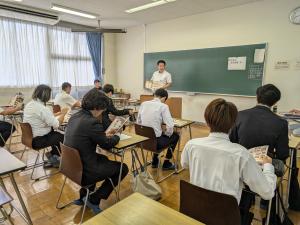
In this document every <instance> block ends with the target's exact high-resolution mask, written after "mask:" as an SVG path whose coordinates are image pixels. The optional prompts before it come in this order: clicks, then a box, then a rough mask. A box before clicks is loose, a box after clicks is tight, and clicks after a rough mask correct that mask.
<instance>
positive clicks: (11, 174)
mask: <svg viewBox="0 0 300 225" xmlns="http://www.w3.org/2000/svg"><path fill="white" fill-rule="evenodd" d="M9 177H10V181H11V183H12V185H13V187H14V189H15V191H16V194H17V196H18V199H19V201H20V203H21V206H22V209H23V212H24V213H25V218H26V219H27V221H26V222H27V224H29V225H33V224H32V221H31V218H30V215H29V213H28V211H27V208H26V206H25V203H24V201H23V198H22V196H21V193H20V190H19V188H18V185H17V183H16V180H15V178H14V174H13V173H10V174H9Z"/></svg>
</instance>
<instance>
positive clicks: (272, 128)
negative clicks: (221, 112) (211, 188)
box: [230, 84, 289, 221]
mask: <svg viewBox="0 0 300 225" xmlns="http://www.w3.org/2000/svg"><path fill="white" fill-rule="evenodd" d="M256 96H257V105H256V106H255V107H253V108H251V109H247V110H243V111H240V112H239V114H238V118H237V121H236V123H235V126H234V127H233V128H232V130H231V132H230V140H231V141H232V142H234V143H238V144H240V145H242V146H244V147H245V148H247V149H251V148H254V147H258V146H264V145H268V146H269V149H268V155H269V156H270V157H271V158H273V159H278V160H283V161H285V160H286V158H287V157H288V156H289V138H288V122H287V121H286V120H285V119H283V118H281V117H280V116H278V115H277V114H275V113H274V112H272V109H271V108H272V107H273V106H274V105H275V104H276V103H277V102H278V101H279V100H280V98H281V92H280V90H279V89H278V88H277V87H276V86H274V85H273V84H266V85H263V86H261V87H259V88H257V91H256ZM275 161H276V160H275ZM275 161H274V163H276V162H275ZM276 172H277V171H276ZM251 199H254V195H252V196H251V194H250V193H249V192H244V193H243V202H244V203H243V204H244V205H245V207H246V208H250V207H251V201H252V200H251ZM273 202H274V203H275V198H274V200H273ZM272 205H273V206H274V204H272ZM260 207H261V208H262V209H267V207H268V202H267V201H263V200H262V201H261V203H260ZM274 211H275V208H274V207H272V210H271V221H273V220H274V219H275V216H274V215H275V212H274Z"/></svg>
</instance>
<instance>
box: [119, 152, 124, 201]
mask: <svg viewBox="0 0 300 225" xmlns="http://www.w3.org/2000/svg"><path fill="white" fill-rule="evenodd" d="M124 155H125V149H123V151H122V153H121V166H120V174H119V180H118V188H117V201H120V189H121V179H122V171H123V164H124Z"/></svg>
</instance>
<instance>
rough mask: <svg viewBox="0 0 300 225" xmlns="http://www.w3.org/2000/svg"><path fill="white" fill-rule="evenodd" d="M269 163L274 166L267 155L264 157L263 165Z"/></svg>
mask: <svg viewBox="0 0 300 225" xmlns="http://www.w3.org/2000/svg"><path fill="white" fill-rule="evenodd" d="M267 163H270V164H272V158H270V157H269V156H267V155H266V156H264V157H263V160H262V164H263V165H265V164H267Z"/></svg>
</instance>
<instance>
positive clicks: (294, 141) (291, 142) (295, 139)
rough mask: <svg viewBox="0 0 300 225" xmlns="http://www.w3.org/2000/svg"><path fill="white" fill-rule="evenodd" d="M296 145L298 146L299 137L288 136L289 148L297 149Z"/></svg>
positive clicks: (299, 143)
mask: <svg viewBox="0 0 300 225" xmlns="http://www.w3.org/2000/svg"><path fill="white" fill-rule="evenodd" d="M298 145H299V146H300V137H295V136H294V135H290V136H289V147H290V148H297V147H298Z"/></svg>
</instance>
